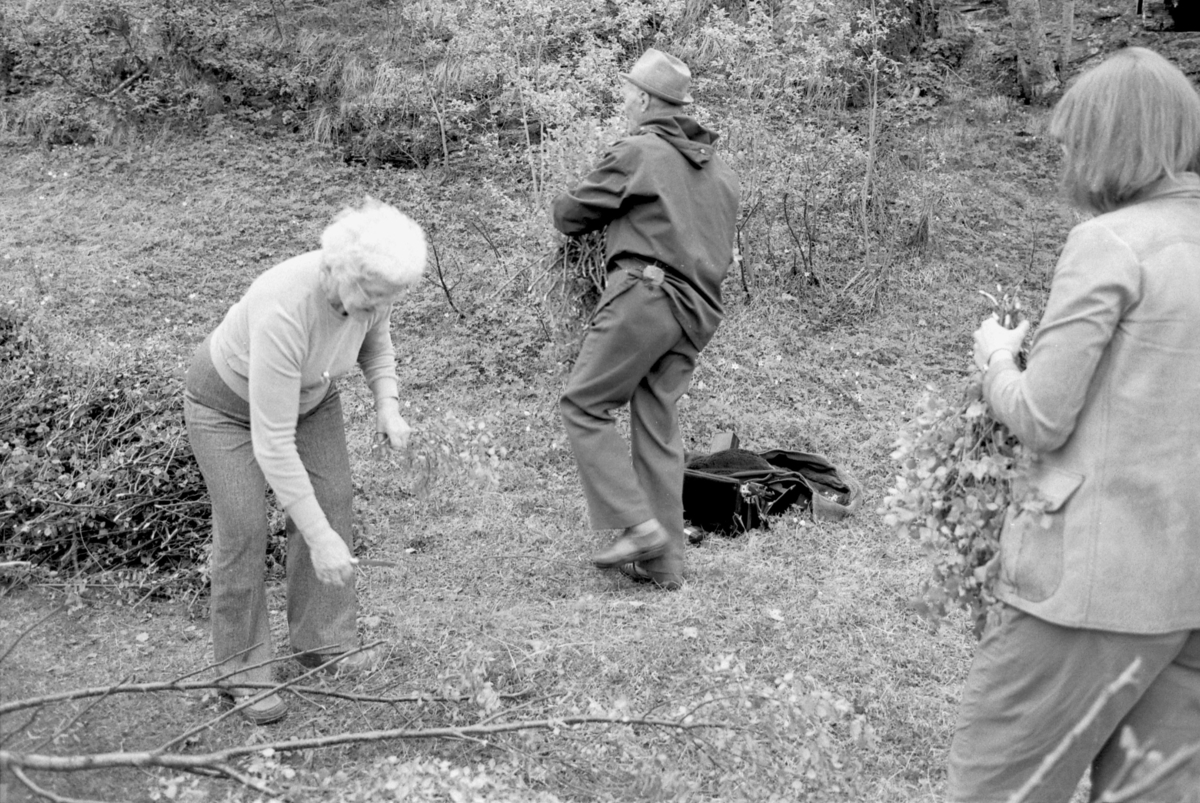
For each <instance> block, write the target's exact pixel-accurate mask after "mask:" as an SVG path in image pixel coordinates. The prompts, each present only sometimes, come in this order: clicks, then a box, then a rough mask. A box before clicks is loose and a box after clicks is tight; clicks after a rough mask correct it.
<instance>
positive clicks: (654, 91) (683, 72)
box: [621, 48, 692, 106]
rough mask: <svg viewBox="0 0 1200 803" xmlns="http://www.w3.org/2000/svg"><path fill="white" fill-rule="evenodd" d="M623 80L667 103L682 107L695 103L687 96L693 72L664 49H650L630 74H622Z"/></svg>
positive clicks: (636, 62)
mask: <svg viewBox="0 0 1200 803" xmlns="http://www.w3.org/2000/svg"><path fill="white" fill-rule="evenodd" d="M621 77H622V78H624V79H625V80H626V81H628V82H629V83H631V84H633V85H634V86H636V87H637V88H638V89H640V90H642V91H644V92H649V93H650V94H651V95H654V97H656V98H662V99H663V100H665V101H666V102H667V103H674V104H675V105H676V106H682V105H683V104H685V103H691V102H692V96H691V95H689V94H688V87H689V86H690V85H691V83H692V71H691V70H689V69H688V66H687V65H686V64H684V63H683V62H682V61H680V60H679V59H677V58H675V57H674V56H672V55H671V54H669V53H664V52H662V51H661V50H655V49H654V48H650V49H649V50H647V51H646V52H645V53H643V54H642V55H641V57H640V58H639V59H638V60H637V61H635V62H634V63H633V67H632V68H630V70H629V72H623V73H621Z"/></svg>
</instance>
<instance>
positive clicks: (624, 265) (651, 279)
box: [616, 256, 671, 287]
mask: <svg viewBox="0 0 1200 803" xmlns="http://www.w3.org/2000/svg"><path fill="white" fill-rule="evenodd" d="M616 263H617V266H618V267H619V268H621V269H622V270H624V271H626V272H628V273H632V274H633V275H634V276H640V277H641V278H642V280H643V281H645V282H647V283H648V284H650V285H651V286H653V287H660V286H662V283H663V281H665V280H666V278H667V271H668V270H670V269H671V266H670V265H668V264H666V263H665V262H660V261H658V260H657V259H647V258H646V257H639V256H623V257H619V258H618V259H617V260H616Z"/></svg>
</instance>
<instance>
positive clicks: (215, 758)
mask: <svg viewBox="0 0 1200 803" xmlns="http://www.w3.org/2000/svg"><path fill="white" fill-rule="evenodd" d="M577 725H630V726H633V727H650V728H668V729H672V730H684V731H687V730H699V729H704V728H726V729H727V728H729V727H730V726H729V725H728V724H722V723H719V722H705V721H700V722H686V721H684V720H675V719H650V718H643V717H629V716H619V717H614V716H605V715H600V714H583V715H578V716H566V717H551V718H548V719H531V720H525V721H523V722H497V723H494V724H491V725H465V726H462V727H444V728H414V729H409V728H393V729H384V730H371V731H357V732H354V733H335V734H331V735H329V736H316V737H311V738H308V739H289V740H284V741H279V742H261V743H258V744H252V745H238V746H236V747H227V748H225V749H224V750H214V751H213V752H211V753H189V754H180V753H158V752H155V751H152V750H142V751H138V752H116V753H92V754H88V755H79V756H49V755H44V754H40V753H20V752H16V751H13V750H0V767H4V768H6V769H7V768H11V767H21V768H24V769H30V770H43V771H47V772H71V771H75V770H98V769H112V768H114V767H163V768H165V769H176V770H183V771H185V772H193V771H195V770H197V769H202V770H215V769H218V765H220V764H222V763H224V762H227V761H230V760H231V759H235V758H239V757H241V756H249V755H254V754H255V753H261V752H263V751H264V750H274V751H275V752H277V753H278V752H290V751H296V750H313V749H319V748H325V747H335V746H338V745H345V744H359V743H362V742H382V741H387V740H390V739H474V738H477V737H481V736H495V735H498V734H502V733H515V732H517V731H525V730H549V731H555V730H559V729H561V728H571V727H574V726H577Z"/></svg>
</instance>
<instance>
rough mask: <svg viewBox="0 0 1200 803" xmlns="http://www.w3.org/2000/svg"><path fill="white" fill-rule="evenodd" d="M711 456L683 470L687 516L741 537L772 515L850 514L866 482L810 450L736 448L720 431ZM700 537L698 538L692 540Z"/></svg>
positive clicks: (712, 529)
mask: <svg viewBox="0 0 1200 803" xmlns="http://www.w3.org/2000/svg"><path fill="white" fill-rule="evenodd" d="M713 445H714V447H716V446H718V445H728V446H729V448H724V449H720V450H714V451H713V452H712V453H711V454H706V455H698V456H692V457H691V459H689V460H688V462H687V465H686V468H685V470H684V473H683V517H684V518H685V519H686V520H687V521H688V522H689V523H691V525H692V526H693V527H698V528H700V529H701V530H704V531H707V532H715V533H722V534H725V535H737V534H739V533H743V532H745V531H746V530H750V529H754V528H756V527H763V528H765V527H766V526H767V517H768V516H778V515H780V514H782V513H784V512H785V511H791V512H792V513H793V514H797V513H803V512H806V511H811V513H812V517H813V518H814V519H815V520H817V521H834V520H837V519H841V518H845V517H846V516H849V515H851V514H852V513H854V511H856V510H857V509H858V506H859V504H860V503H861V501H862V486H860V485H859V484H858V482H857V481H855V480H854V479H853V478H852V477H850V476H849V475H847V474H846V473H845V472H843V471H841V470H840V469H838V467H837V466H835V465H833V463H831V462H830V461H829V460H828V459H827V458H825V457H823V456H821V455H819V454H811V453H809V452H795V451H790V450H787V449H771V450H769V451H766V452H750V451H747V450H745V449H739V448H737V436H736V435H734V436H730V435H728V434H726V435H723V436H721V435H719V436H717V438H716V439H714V444H713ZM693 540H695V539H693Z"/></svg>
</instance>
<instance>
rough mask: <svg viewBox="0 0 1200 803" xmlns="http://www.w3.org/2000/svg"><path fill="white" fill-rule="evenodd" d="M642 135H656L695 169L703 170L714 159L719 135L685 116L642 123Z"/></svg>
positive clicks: (660, 118)
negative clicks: (714, 146)
mask: <svg viewBox="0 0 1200 803" xmlns="http://www.w3.org/2000/svg"><path fill="white" fill-rule="evenodd" d="M638 133H640V134H656V135H658V136H659V137H661V138H662V139H664V140H666V141H667V142H669V143H670V144H671V146H672V147H674V148H675V150H677V151H679V152H680V153H681V154H683V157H684V158H685V159H687V160H688V162H689V163H690V164H691V165H692V166H693V167H700V168H703V167H704V166H705V165H706V164H708V163H709V161H711V160H712V157H713V152H714V151H713V144H714V143H715V142H716V141H717V138H718V136H719V135H718V134H717V133H715V132H713V131H709V130H708V129H707V128H705V127H704V126H702V125H700V124H699V123H698V122H696V120H695V119H693V118H691V117H688V116H687V115H683V114H676V115H673V116H670V117H654V118H652V119H649V120H646V121H645V122H643V123H642V125H641V127H640V128H639V129H638Z"/></svg>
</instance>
